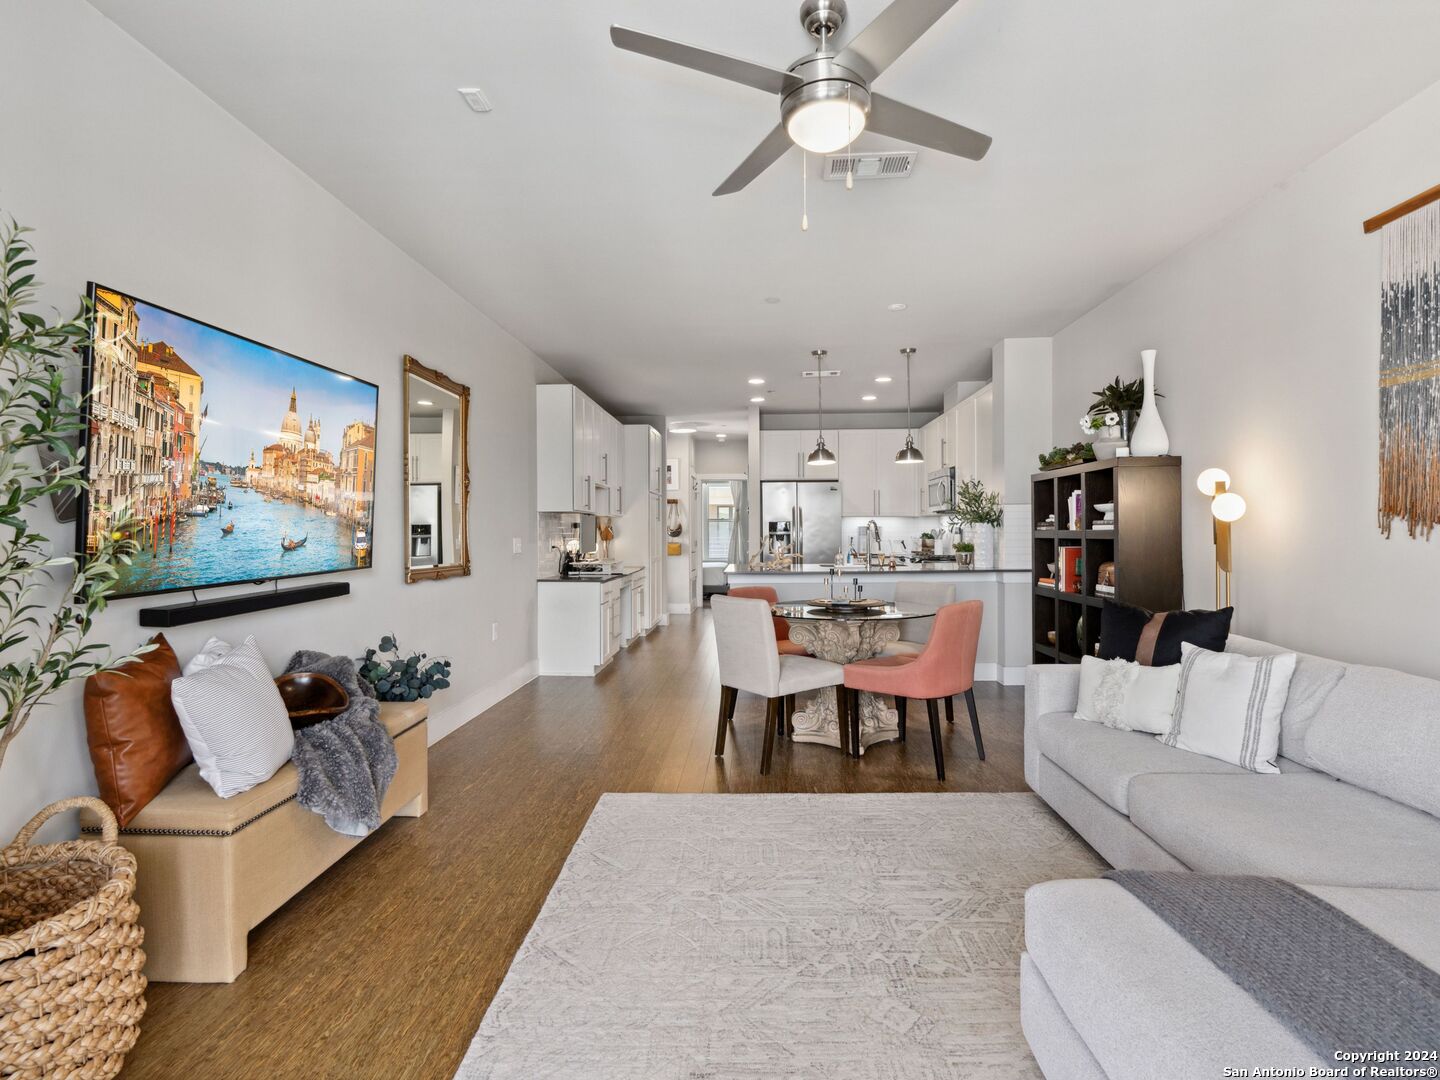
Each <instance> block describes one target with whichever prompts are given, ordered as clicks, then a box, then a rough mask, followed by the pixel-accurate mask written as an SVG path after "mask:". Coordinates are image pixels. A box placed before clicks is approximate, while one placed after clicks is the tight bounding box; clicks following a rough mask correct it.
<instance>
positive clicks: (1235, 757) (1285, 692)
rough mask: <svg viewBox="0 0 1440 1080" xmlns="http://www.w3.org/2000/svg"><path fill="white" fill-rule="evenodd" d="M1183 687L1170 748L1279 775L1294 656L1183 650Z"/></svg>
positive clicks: (1177, 700) (1168, 734) (1167, 740)
mask: <svg viewBox="0 0 1440 1080" xmlns="http://www.w3.org/2000/svg"><path fill="white" fill-rule="evenodd" d="M1180 651H1181V655H1180V688H1179V690H1178V691H1177V693H1176V696H1175V719H1174V720H1173V721H1172V723H1171V725H1170V730H1169V731H1168V732H1166V733H1165V734H1163V735H1157V736H1155V737H1156V738H1157V739H1159V740H1160V741H1161V742H1163V743H1164V744H1165V745H1166V746H1174V747H1176V748H1177V749H1180V750H1189V751H1190V752H1191V753H1194V754H1204V755H1205V756H1206V757H1212V758H1218V759H1219V760H1221V761H1228V762H1230V764H1232V765H1239V766H1240V767H1241V768H1242V769H1249V770H1250V771H1251V772H1256V773H1278V772H1279V771H1280V766H1279V764H1278V762H1277V761H1276V759H1277V758H1278V757H1279V756H1280V714H1281V713H1282V712H1283V711H1284V710H1285V699H1286V698H1288V697H1289V696H1290V676H1292V675H1293V674H1294V673H1295V654H1294V653H1277V654H1275V655H1274V656H1240V655H1239V654H1237V653H1220V652H1211V651H1210V650H1208V649H1202V648H1199V647H1198V646H1195V645H1191V644H1190V643H1189V642H1186V643H1185V644H1184V645H1182V646H1181V647H1180Z"/></svg>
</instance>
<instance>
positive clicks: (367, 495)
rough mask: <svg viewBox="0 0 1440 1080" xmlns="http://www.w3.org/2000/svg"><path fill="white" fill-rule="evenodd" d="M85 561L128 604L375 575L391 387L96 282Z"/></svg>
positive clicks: (88, 380)
mask: <svg viewBox="0 0 1440 1080" xmlns="http://www.w3.org/2000/svg"><path fill="white" fill-rule="evenodd" d="M90 295H91V299H92V300H93V301H94V305H95V336H94V340H93V341H92V342H91V347H90V349H89V350H88V356H87V359H86V365H85V385H86V390H87V392H88V395H87V400H86V411H87V417H86V419H87V426H86V431H87V436H86V447H85V460H86V473H87V476H88V479H89V482H90V486H89V491H88V493H87V496H86V499H85V505H84V506H83V508H82V512H81V514H80V522H79V529H80V537H79V544H80V545H81V550H83V551H86V552H93V551H95V550H96V545H97V544H98V543H99V542H100V540H101V539H102V538H103V537H104V536H105V535H106V534H107V533H109V534H111V535H114V536H117V537H119V536H124V535H128V536H129V537H130V538H131V539H133V540H134V541H135V542H136V544H137V545H138V546H139V551H138V553H137V554H136V556H135V558H134V561H133V563H132V565H130V566H128V567H122V568H121V574H120V582H119V587H118V589H117V591H116V595H119V596H141V595H145V594H150V593H158V592H168V591H171V590H175V589H198V588H205V587H208V586H214V585H231V584H237V583H241V582H254V581H266V580H270V579H275V578H287V577H297V576H301V575H307V574H325V573H333V572H336V571H341V570H353V569H356V568H359V567H366V566H369V565H370V563H371V559H372V556H373V536H374V512H375V502H374V496H375V426H376V418H377V412H378V407H379V388H378V387H376V386H375V385H374V384H373V383H369V382H365V381H364V380H362V379H357V378H355V377H353V376H350V375H346V374H343V373H341V372H338V371H334V370H332V369H331V368H328V367H325V366H323V365H321V364H317V363H314V362H312V361H309V360H303V359H301V358H300V357H298V356H292V355H291V354H290V353H287V352H282V351H281V350H279V349H273V348H270V347H268V346H266V345H261V344H260V343H259V342H255V341H251V340H250V339H248V338H243V337H240V336H239V335H238V334H232V333H229V332H227V331H225V330H220V329H218V328H216V327H214V326H211V325H209V324H208V323H203V322H200V321H199V320H197V319H192V318H188V317H186V316H184V315H180V314H178V313H176V312H173V311H170V310H168V309H166V308H162V307H160V306H158V305H156V304H151V303H147V302H146V301H144V300H140V299H137V298H136V297H133V296H129V295H127V294H126V293H123V292H120V291H119V290H116V289H111V288H108V287H106V286H103V285H97V284H92V285H91V287H90Z"/></svg>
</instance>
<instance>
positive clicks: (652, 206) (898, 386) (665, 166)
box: [92, 0, 1440, 417]
mask: <svg viewBox="0 0 1440 1080" xmlns="http://www.w3.org/2000/svg"><path fill="white" fill-rule="evenodd" d="M92 2H93V3H94V5H95V6H96V7H97V8H99V9H100V10H101V11H102V12H104V13H105V14H106V15H108V16H109V17H110V18H112V19H113V20H115V21H116V22H117V23H118V24H120V25H121V26H122V27H124V28H125V29H126V30H127V31H129V32H130V33H131V34H132V35H134V36H135V37H136V38H138V39H139V40H140V41H141V42H143V43H144V44H146V45H147V46H149V47H150V48H151V49H152V50H154V51H155V52H156V53H157V54H158V55H159V56H160V57H161V58H163V59H164V60H165V61H167V62H168V63H169V64H171V65H172V66H173V67H175V68H176V69H177V70H179V71H180V72H181V73H182V74H183V75H184V76H186V77H187V78H188V79H190V80H191V81H192V82H193V83H195V84H196V85H197V86H199V87H200V88H201V89H202V90H203V91H205V92H206V93H207V94H209V95H210V96H211V97H213V98H214V99H215V100H216V101H217V102H219V103H220V104H221V105H222V106H224V107H225V108H226V109H228V110H229V111H230V112H231V113H233V114H234V115H235V116H237V117H238V118H239V119H240V120H241V121H242V122H244V123H245V124H247V125H248V126H249V127H250V128H252V129H253V130H255V131H256V132H258V133H259V134H260V135H261V136H262V137H263V138H264V139H266V140H267V141H268V142H269V143H271V144H272V145H273V146H275V147H276V148H277V149H278V150H279V151H280V152H281V153H283V154H284V155H286V156H287V157H288V158H290V159H291V160H292V161H294V162H295V163H296V164H297V165H298V166H299V167H300V168H301V169H303V170H305V171H306V172H307V173H308V174H309V175H310V176H312V177H314V178H315V179H316V180H317V181H318V182H319V183H320V184H322V185H323V186H325V187H326V188H327V189H329V190H330V191H331V192H333V193H334V194H335V195H337V196H338V197H339V198H340V199H342V200H343V201H344V202H345V203H347V204H348V205H349V206H350V207H352V208H353V209H354V210H355V211H356V212H357V213H359V214H360V215H361V216H362V217H364V218H365V219H366V220H367V221H369V222H371V223H372V224H373V225H374V226H375V227H376V228H378V229H379V230H381V231H382V232H383V233H385V234H386V235H387V236H389V237H390V238H391V239H392V240H394V241H395V242H396V243H397V244H399V245H400V246H401V247H402V248H404V249H405V250H406V251H408V252H409V253H410V254H412V255H413V256H414V257H415V258H417V259H418V260H419V261H420V262H422V263H424V264H425V265H426V266H428V267H429V268H430V269H431V270H433V271H434V272H435V273H436V274H438V275H439V276H440V277H441V278H443V279H444V280H445V281H447V282H448V283H450V284H451V285H452V286H453V287H454V288H455V289H456V290H457V291H459V292H460V293H461V294H462V295H464V296H465V297H467V298H468V299H470V300H471V301H473V302H474V303H475V304H476V305H477V306H478V307H480V308H481V309H482V310H484V311H485V312H486V313H487V314H489V315H490V316H491V317H493V318H494V319H496V320H497V321H498V322H499V323H501V324H502V325H503V326H505V327H506V328H507V329H509V330H510V331H511V332H513V333H514V334H515V335H516V336H517V337H519V338H520V339H521V340H522V341H524V342H525V343H526V344H528V345H529V346H530V347H531V348H533V349H534V350H535V351H536V352H537V353H539V354H540V355H541V356H542V357H543V358H544V359H545V360H547V361H549V362H550V363H551V364H552V365H553V366H554V367H555V368H557V369H558V370H559V371H560V372H562V373H563V374H565V375H566V376H568V377H570V378H572V379H574V380H575V381H576V382H577V383H579V384H580V385H582V386H583V387H585V388H586V389H587V390H589V391H590V392H591V393H592V394H594V395H595V396H596V397H598V398H599V399H600V400H601V401H602V402H603V403H605V404H607V405H608V406H610V407H611V408H612V409H613V410H615V411H617V412H620V413H633V414H640V413H647V414H667V415H670V416H672V417H674V416H682V415H685V414H695V415H713V414H715V413H716V412H718V411H722V410H735V409H743V408H744V407H745V404H746V402H747V400H748V398H749V397H750V396H752V393H753V391H752V388H751V387H749V386H747V385H746V381H745V380H746V378H747V377H748V376H751V375H760V376H764V377H766V378H767V379H768V380H769V384H768V385H767V387H766V388H765V389H766V390H767V391H771V393H770V394H769V397H770V407H775V408H780V409H804V408H810V407H811V406H812V401H813V384H812V383H802V381H801V379H800V377H799V372H800V371H801V370H802V369H803V368H804V367H805V366H806V364H807V363H808V361H809V355H808V353H809V350H810V349H812V348H815V347H817V346H820V347H824V348H828V349H829V350H830V358H829V359H830V364H831V366H834V367H838V368H841V369H843V370H844V372H845V375H844V376H843V377H842V378H841V379H837V380H833V381H830V382H827V385H826V387H825V390H826V394H825V398H826V404H827V406H830V407H833V408H851V409H859V408H864V407H866V406H862V405H861V403H860V400H859V398H860V394H861V393H866V392H872V391H873V392H877V393H878V400H877V401H876V402H874V403H873V404H872V405H870V406H868V407H869V408H874V409H877V410H891V409H894V408H896V407H897V406H898V407H903V400H904V381H903V378H897V379H896V381H895V382H893V383H891V384H889V385H888V386H887V387H876V386H875V385H874V383H873V381H872V380H873V377H874V375H876V374H878V373H881V372H886V373H889V374H893V375H901V374H903V371H902V367H901V365H900V364H899V357H898V354H897V350H898V349H899V347H900V346H902V345H906V344H913V345H916V346H918V347H919V349H920V351H919V353H918V355H917V357H916V370H915V389H916V404H917V406H919V405H922V404H926V405H930V406H932V407H933V406H938V405H939V400H940V396H941V392H942V388H943V386H944V385H945V384H946V383H947V382H953V381H955V380H956V379H958V378H966V377H977V376H980V375H982V374H984V373H986V372H987V371H988V358H989V346H990V345H991V344H992V343H993V342H994V341H995V340H997V339H999V338H1001V337H1006V336H1027V335H1046V334H1050V333H1053V332H1055V331H1056V330H1058V329H1060V328H1061V327H1063V326H1064V325H1066V324H1067V323H1068V322H1069V321H1071V320H1072V319H1074V318H1075V317H1076V316H1078V315H1080V314H1082V313H1083V312H1085V311H1087V310H1088V309H1090V308H1091V307H1093V306H1094V305H1095V304H1096V303H1097V302H1098V301H1100V300H1102V299H1103V298H1104V297H1106V296H1107V295H1109V294H1110V293H1112V292H1114V291H1115V290H1116V289H1117V288H1119V287H1120V286H1122V285H1123V284H1125V283H1126V282H1128V281H1130V280H1132V279H1134V278H1135V277H1136V276H1137V275H1138V274H1140V273H1142V272H1143V271H1144V270H1146V269H1147V268H1149V267H1150V266H1152V265H1154V264H1155V263H1156V262H1158V261H1159V260H1160V259H1162V258H1163V257H1164V256H1166V255H1168V254H1169V253H1171V252H1173V251H1175V250H1176V249H1177V248H1179V247H1181V246H1183V245H1184V244H1186V243H1187V242H1189V241H1191V240H1192V239H1194V238H1195V237H1197V236H1199V235H1201V234H1202V233H1204V232H1205V231H1207V230H1209V229H1211V228H1213V227H1214V226H1215V225H1216V224H1217V223H1219V222H1220V221H1221V220H1223V219H1224V218H1225V217H1227V216H1229V215H1230V214H1232V213H1234V212H1235V211H1236V210H1238V209H1239V208H1241V207H1242V206H1244V205H1246V204H1248V203H1250V202H1252V201H1253V200H1255V199H1256V198H1257V197H1259V196H1260V195H1261V194H1262V193H1263V192H1264V191H1265V190H1266V189H1267V188H1268V187H1270V186H1272V185H1274V184H1276V183H1278V182H1280V181H1281V180H1283V179H1284V178H1285V177H1286V176H1288V175H1290V174H1291V173H1293V172H1295V171H1296V170H1297V169H1299V168H1301V167H1303V166H1304V165H1306V164H1308V163H1309V162H1310V161H1312V160H1314V159H1315V158H1316V157H1318V156H1319V155H1321V154H1322V153H1324V152H1325V151H1326V150H1328V149H1330V148H1332V147H1334V146H1335V145H1337V144H1339V143H1340V142H1342V141H1344V140H1345V139H1346V138H1347V137H1349V136H1350V135H1352V134H1354V133H1355V132H1357V131H1359V130H1361V129H1362V128H1363V127H1365V126H1366V125H1368V124H1369V123H1370V122H1372V121H1373V120H1375V119H1376V118H1378V117H1379V116H1381V115H1383V114H1384V113H1385V112H1387V111H1389V110H1390V109H1392V108H1393V107H1395V106H1396V105H1398V104H1400V103H1401V102H1403V101H1404V100H1406V99H1407V98H1409V97H1411V96H1413V95H1414V94H1416V93H1418V92H1419V91H1420V90H1421V89H1423V88H1425V87H1426V86H1428V85H1430V84H1431V83H1433V82H1434V81H1436V80H1437V79H1440V4H1437V3H1435V2H1434V0H1320V2H1317V0H1265V2H1263V3H1257V2H1256V0H1207V2H1205V3H1200V4H1196V3H1189V2H1181V0H1087V2H1085V3H1074V2H1063V0H1050V2H1042V0H961V2H960V3H959V4H957V5H956V7H955V8H954V9H953V10H952V11H950V12H949V14H947V15H946V16H944V17H943V18H942V19H941V21H940V22H939V23H938V24H937V25H936V26H935V27H934V28H933V29H932V30H931V31H930V33H929V34H927V35H926V36H925V37H924V38H923V39H922V40H921V41H920V42H919V44H917V45H916V46H915V47H914V48H912V49H911V50H910V51H909V52H908V53H906V54H905V55H904V56H903V57H901V59H900V60H899V61H897V62H896V64H895V66H894V67H892V68H891V69H890V70H889V71H888V72H886V73H885V74H884V75H883V76H881V78H880V79H879V80H878V82H877V89H879V90H881V91H883V92H884V93H886V94H888V95H890V96H891V97H896V98H899V99H901V100H902V101H905V102H907V103H909V104H913V105H915V106H917V107H920V108H923V109H926V110H928V111H931V112H936V113H939V114H941V115H944V116H947V117H949V118H951V119H954V120H957V121H959V122H961V123H964V124H968V125H970V126H972V127H975V128H978V129H980V130H982V131H985V132H988V133H989V134H991V135H993V136H994V137H995V145H994V147H993V149H992V150H991V152H990V154H989V156H988V157H986V158H985V160H983V161H981V162H979V163H975V162H969V161H964V160H961V159H956V158H947V157H945V156H943V155H941V154H938V153H935V152H930V151H925V152H922V154H921V158H920V161H919V163H918V165H917V167H916V170H915V174H914V175H913V176H912V177H911V178H910V179H907V180H900V181H891V182H870V183H857V184H856V186H855V190H854V191H852V192H846V191H845V190H844V187H843V185H839V184H834V183H822V182H820V181H819V180H818V171H812V175H811V181H810V192H809V194H810V231H809V232H808V233H802V232H801V231H800V229H799V222H800V202H801V163H800V157H799V151H798V150H791V151H790V153H789V154H788V155H787V156H786V157H785V158H784V159H782V161H781V162H780V163H779V164H778V165H777V166H775V167H773V168H772V169H771V170H770V171H769V172H767V173H766V174H765V175H764V176H762V177H761V178H760V179H759V180H758V181H757V182H756V183H754V184H752V185H751V187H750V188H748V189H747V190H745V191H743V192H741V193H739V194H737V195H731V196H727V197H724V198H718V199H717V198H712V197H711V195H710V192H711V191H712V190H713V189H714V188H715V187H716V185H717V184H719V182H720V181H721V180H722V179H724V177H725V176H726V175H727V174H728V173H729V172H730V170H731V169H732V168H734V166H735V165H737V164H738V163H739V161H740V160H741V159H742V158H743V157H744V156H745V155H746V154H747V153H748V152H749V151H750V149H751V148H752V147H753V146H754V145H755V144H756V143H757V142H758V141H759V140H760V138H761V137H762V136H763V135H764V134H765V133H766V132H767V131H768V130H769V128H770V127H771V126H772V125H773V124H774V123H775V122H776V120H777V118H778V104H777V103H776V102H775V100H774V99H773V98H769V97H767V96H766V95H764V94H762V93H760V92H758V91H754V90H750V89H747V88H745V87H741V86H736V85H733V84H729V83H725V82H723V81H721V80H718V79H714V78H711V77H708V76H704V75H701V74H698V73H694V72H689V71H685V70H682V69H678V68H672V67H669V66H667V65H664V64H661V63H659V62H657V61H653V60H650V59H648V58H645V57H640V56H636V55H633V54H630V53H624V52H621V51H620V50H618V49H616V48H614V47H613V46H612V45H611V44H610V42H609V36H608V28H609V25H610V23H612V22H619V23H623V24H626V25H630V26H634V27H637V28H639V29H643V30H648V31H651V32H653V33H658V34H662V35H666V36H671V37H675V38H678V39H680V40H682V41H689V42H693V43H696V44H701V45H704V46H707V47H709V48H713V49H717V50H720V51H722V52H728V53H732V54H735V55H739V56H743V57H747V58H750V59H754V60H757V61H761V62H765V63H769V64H772V65H776V66H785V65H786V64H788V63H789V62H790V61H792V60H794V59H796V58H797V57H798V56H800V55H801V54H802V53H803V52H805V51H807V49H808V48H809V45H810V39H809V38H808V37H806V35H805V34H804V32H803V31H802V30H801V29H800V26H799V22H798V19H797V17H796V16H797V12H798V10H799V2H798V0H729V2H728V3H725V4H722V5H719V6H717V5H715V4H711V3H704V4H702V3H676V2H674V0H669V2H660V0H652V2H649V3H645V2H641V0H559V2H556V3H552V4H542V3H537V2H535V0H526V2H516V0H509V2H502V0H421V2H417V3H407V4H397V3H394V2H393V0H303V2H296V0H247V2H246V3H244V4H216V3H195V2H194V0H92ZM882 7H883V0H850V9H851V14H850V23H849V25H848V27H847V28H846V33H845V34H843V35H842V38H848V37H849V36H850V35H851V34H853V33H854V32H856V31H858V30H859V29H860V28H861V27H863V26H864V25H865V24H866V23H867V22H869V20H870V19H871V18H873V17H874V16H875V14H876V13H877V12H878V11H880V10H881V8H882ZM717 12H720V13H723V15H724V16H725V18H724V19H720V20H717V19H715V18H714V17H713V16H714V15H715V14H716V13H717ZM462 86H480V87H482V88H484V90H485V91H486V92H487V94H488V95H489V96H490V98H491V100H492V101H493V102H494V104H495V111H494V112H493V113H491V114H489V115H486V116H480V115H476V114H475V113H473V112H471V111H470V110H469V109H468V108H467V107H466V106H465V105H464V103H463V102H462V101H461V99H460V97H459V95H458V94H456V93H455V89H456V88H457V87H462ZM860 145H861V147H862V148H866V147H872V148H880V147H885V148H894V147H897V146H899V145H900V144H895V143H891V142H889V141H888V140H884V139H880V138H878V137H873V136H867V137H865V138H864V139H863V140H862V142H861V144H860ZM811 164H812V169H814V170H818V162H817V161H816V160H815V159H814V158H812V159H811ZM766 297H779V298H780V300H781V302H780V303H779V304H767V303H765V302H764V299H765V298H766ZM896 301H901V302H904V303H906V304H908V305H909V306H908V310H906V311H904V312H901V313H892V312H890V311H888V310H887V305H889V304H890V303H892V302H896ZM1121 359H1122V358H1117V363H1119V362H1120V361H1121ZM441 366H442V367H443V366H444V364H443V363H442V364H441Z"/></svg>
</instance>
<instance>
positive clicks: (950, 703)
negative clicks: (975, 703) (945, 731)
mask: <svg viewBox="0 0 1440 1080" xmlns="http://www.w3.org/2000/svg"><path fill="white" fill-rule="evenodd" d="M945 722H946V723H947V724H953V723H955V699H954V698H953V697H947V698H946V699H945Z"/></svg>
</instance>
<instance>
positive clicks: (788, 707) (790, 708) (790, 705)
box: [784, 694, 795, 739]
mask: <svg viewBox="0 0 1440 1080" xmlns="http://www.w3.org/2000/svg"><path fill="white" fill-rule="evenodd" d="M784 735H785V738H787V739H793V738H794V737H795V695H794V694H786V695H785V729H784Z"/></svg>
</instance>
